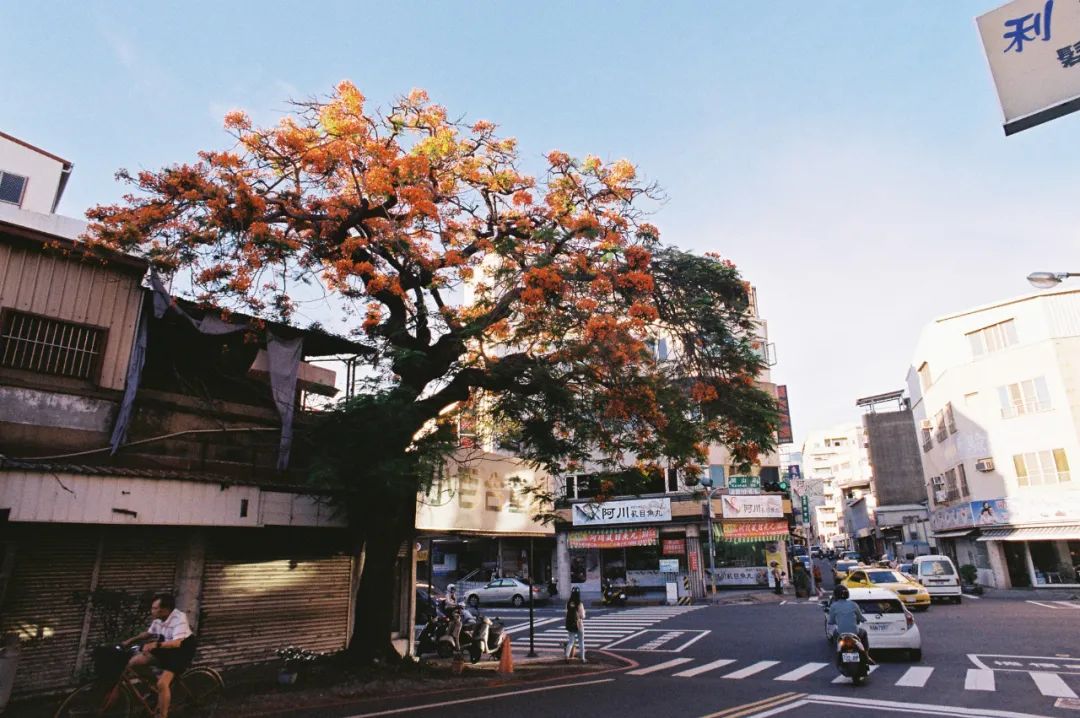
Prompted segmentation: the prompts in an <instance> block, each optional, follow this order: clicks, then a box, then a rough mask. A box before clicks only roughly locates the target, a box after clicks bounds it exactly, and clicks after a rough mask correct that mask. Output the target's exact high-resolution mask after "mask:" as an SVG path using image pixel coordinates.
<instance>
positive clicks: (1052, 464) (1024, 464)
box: [1013, 449, 1070, 486]
mask: <svg viewBox="0 0 1080 718" xmlns="http://www.w3.org/2000/svg"><path fill="white" fill-rule="evenodd" d="M1013 467H1014V468H1015V469H1016V483H1017V484H1019V485H1020V486H1045V485H1049V484H1063V483H1065V482H1066V481H1069V480H1070V476H1069V461H1068V459H1066V458H1065V449H1053V450H1050V451H1035V452H1031V453H1028V454H1017V455H1015V456H1014V457H1013Z"/></svg>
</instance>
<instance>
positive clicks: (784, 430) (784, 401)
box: [776, 385, 795, 444]
mask: <svg viewBox="0 0 1080 718" xmlns="http://www.w3.org/2000/svg"><path fill="white" fill-rule="evenodd" d="M776 409H777V412H779V414H780V423H778V424H777V425H776V443H777V444H791V443H793V442H794V441H795V437H794V436H793V435H792V433H791V407H790V406H789V405H788V397H787V385H784V386H778V387H776Z"/></svg>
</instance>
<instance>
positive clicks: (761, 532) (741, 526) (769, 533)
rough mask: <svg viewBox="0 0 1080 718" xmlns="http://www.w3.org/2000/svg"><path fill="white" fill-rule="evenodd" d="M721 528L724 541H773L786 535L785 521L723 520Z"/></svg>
mask: <svg viewBox="0 0 1080 718" xmlns="http://www.w3.org/2000/svg"><path fill="white" fill-rule="evenodd" d="M722 530H723V537H724V540H725V541H738V540H740V539H742V540H746V539H751V540H755V541H769V540H773V541H775V540H777V539H778V538H786V537H787V535H788V529H787V522H786V521H742V522H736V521H725V522H724V524H723V529H722Z"/></svg>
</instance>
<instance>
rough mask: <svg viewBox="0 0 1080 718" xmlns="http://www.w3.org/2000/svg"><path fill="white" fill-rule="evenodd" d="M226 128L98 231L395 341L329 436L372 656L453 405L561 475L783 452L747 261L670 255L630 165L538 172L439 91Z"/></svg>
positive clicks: (327, 464)
mask: <svg viewBox="0 0 1080 718" xmlns="http://www.w3.org/2000/svg"><path fill="white" fill-rule="evenodd" d="M225 124H226V128H227V130H228V131H229V132H230V134H231V135H232V137H233V139H234V144H233V145H232V147H231V148H230V149H225V150H220V151H205V152H201V153H200V154H199V158H198V160H197V161H194V162H191V163H188V164H179V165H175V166H170V167H166V168H164V169H161V170H159V171H156V172H151V171H144V172H140V173H138V174H137V175H132V174H129V173H127V172H124V171H121V172H120V173H119V174H118V177H119V178H120V179H122V180H124V181H126V182H128V183H130V184H131V185H132V186H133V190H132V192H131V193H130V194H128V195H125V197H124V198H123V201H121V202H120V203H118V204H115V205H110V206H99V207H96V208H94V209H92V210H90V211H89V212H88V213H87V214H88V217H89V219H90V221H91V225H90V231H89V234H88V237H87V239H88V241H90V242H91V243H93V244H96V245H100V246H103V247H107V248H109V249H114V250H120V251H124V252H129V253H137V254H140V255H142V256H144V257H146V258H147V259H149V260H150V261H151V262H152V264H153V265H154V266H155V267H157V268H158V269H159V270H161V271H163V272H168V273H182V274H183V276H185V277H187V278H189V281H190V286H191V288H192V289H191V291H192V293H193V294H194V295H195V297H196V298H198V299H200V300H203V301H206V302H208V303H210V304H213V305H215V306H218V307H222V308H231V309H234V310H243V311H245V312H247V313H253V314H255V315H257V316H263V317H266V318H272V319H275V320H279V321H285V322H293V323H296V322H297V320H298V317H297V307H298V304H299V302H301V301H302V300H303V297H305V296H308V295H310V294H311V292H312V291H313V290H319V291H322V292H325V293H326V294H327V295H328V296H330V297H332V298H333V299H335V300H336V302H335V306H336V307H337V308H339V309H340V310H341V311H342V312H344V313H345V316H346V317H351V318H352V330H353V333H354V336H356V337H357V338H358V339H360V340H361V341H364V342H365V343H367V344H369V345H370V346H371V347H372V348H373V349H375V350H376V352H375V355H374V356H375V358H374V359H373V360H372V365H371V367H370V369H371V383H370V388H369V390H368V391H365V392H363V393H362V394H361V395H360V396H358V397H356V398H354V399H353V400H351V401H348V402H344V403H343V404H342V405H341V406H340V407H338V408H337V409H336V410H334V411H333V412H330V414H329V415H328V416H329V420H326V421H324V422H323V425H322V427H321V429H320V431H318V432H316V440H317V441H318V442H319V444H318V447H317V448H318V452H317V453H318V461H317V466H318V468H317V470H316V474H317V475H318V476H319V477H321V478H322V479H327V478H329V479H330V480H332V481H333V482H334V483H335V484H336V485H338V486H344V487H347V489H348V492H347V496H348V497H349V498H348V499H347V504H348V508H349V517H350V525H351V526H352V528H353V530H354V531H355V535H356V537H357V540H358V541H361V542H362V545H363V548H364V557H365V558H364V568H363V572H362V576H361V580H360V584H359V589H358V594H357V597H356V601H355V605H356V619H357V620H356V621H355V626H356V628H355V632H354V635H353V636H352V639H351V641H350V650H351V651H352V652H353V654H354V655H355V656H356V657H357V658H358V659H362V660H371V659H378V658H385V657H388V656H391V655H392V654H391V651H392V649H391V647H390V642H389V634H390V628H391V622H392V601H393V595H394V582H393V575H394V573H393V570H394V562H395V558H396V554H397V550H398V548H399V546H400V545H401V544H402V542H403V541H406V540H410V539H411V538H412V537H413V531H414V529H413V523H414V522H413V519H414V514H415V500H416V495H417V491H418V489H422V488H423V487H424V485H425V481H426V480H428V479H429V478H430V474H431V471H432V467H433V466H435V465H437V464H438V463H439V462H440V461H441V459H442V457H443V456H445V454H446V453H447V452H448V451H449V450H450V448H451V447H452V440H451V437H450V436H449V435H448V433H447V431H446V427H445V425H442V424H440V417H443V418H445V417H446V416H447V412H448V411H450V410H452V409H453V408H454V407H457V406H460V405H462V404H464V403H468V402H470V401H473V402H475V400H476V399H477V397H478V396H481V395H482V396H483V397H484V400H483V406H484V407H485V410H486V411H487V412H488V414H489V415H490V416H491V418H492V421H494V422H496V423H497V424H498V425H499V426H501V427H504V428H505V429H506V430H507V431H508V432H509V433H510V434H511V435H513V437H514V438H515V439H516V441H517V442H518V445H519V446H520V451H521V453H522V455H523V456H525V457H526V458H528V459H530V460H533V461H535V462H536V463H537V464H539V465H543V466H545V467H546V468H548V469H549V470H550V471H552V472H555V473H559V472H564V471H567V470H573V469H574V468H575V467H579V466H582V465H584V463H585V462H586V461H587V460H589V459H590V457H592V458H596V457H602V458H603V460H604V461H607V462H609V463H611V464H613V465H620V464H627V463H628V464H630V465H632V466H636V467H637V468H639V469H640V470H641V472H642V473H647V472H648V471H649V470H650V469H652V468H654V467H655V466H656V465H657V464H658V463H659V462H661V461H665V462H670V463H672V464H673V465H675V466H678V467H684V468H688V469H690V470H691V471H692V470H693V469H694V467H695V466H700V464H701V463H702V462H704V461H705V459H706V454H705V451H706V447H707V445H708V444H709V443H710V442H720V443H723V444H724V445H726V446H727V447H728V448H729V449H730V450H731V451H732V453H733V455H734V456H735V457H736V461H737V462H740V463H744V464H746V463H750V462H752V461H753V460H754V458H755V457H756V456H757V454H758V452H760V451H763V450H768V449H770V448H771V446H772V442H773V430H774V426H775V419H776V417H775V406H774V403H773V401H772V399H771V397H770V396H769V395H768V394H767V393H765V392H763V391H762V390H760V389H759V388H757V387H756V385H755V381H754V378H755V376H756V375H757V374H758V372H759V371H760V370H761V368H762V367H761V364H760V360H759V358H758V357H757V356H756V355H755V354H754V352H753V351H752V350H751V345H750V339H751V338H752V336H753V334H754V331H755V326H754V323H753V320H752V317H751V316H750V313H749V311H748V306H749V298H748V291H747V286H746V285H745V283H744V282H743V281H742V280H741V279H740V277H739V274H738V272H737V270H736V268H735V267H734V266H733V265H732V264H731V263H730V262H726V261H721V260H720V259H719V258H718V257H712V256H706V257H700V256H696V255H693V254H689V253H685V252H681V251H679V250H677V249H675V248H672V247H668V246H664V245H662V244H661V242H660V239H659V233H658V231H657V229H656V228H655V227H654V226H652V225H650V224H648V223H647V222H646V221H645V218H646V211H645V208H644V207H643V204H645V203H647V202H649V200H650V199H655V197H656V192H655V187H653V186H650V185H646V184H645V183H643V182H642V181H641V180H640V179H639V178H638V176H637V171H636V169H635V167H634V166H633V165H632V164H631V163H630V162H628V161H626V160H619V161H615V162H605V161H602V160H600V159H599V158H597V157H594V156H587V157H585V158H583V159H575V158H572V157H570V156H569V155H567V154H565V153H563V152H558V151H554V152H550V153H549V154H548V155H547V156H546V162H545V164H546V168H545V171H544V173H543V176H542V177H541V178H540V179H536V178H534V177H532V176H529V175H527V174H525V173H523V171H522V170H521V169H520V165H521V162H520V158H519V153H518V149H517V145H516V142H515V140H514V139H512V138H507V137H501V136H499V135H498V134H497V133H496V128H495V126H494V125H493V124H491V123H489V122H483V121H481V122H476V123H472V124H467V123H464V122H461V121H455V120H451V119H449V118H448V115H447V112H446V110H445V109H444V108H442V107H440V106H439V105H436V104H433V103H432V102H430V101H429V99H428V97H427V95H426V94H425V93H424V92H422V91H418V90H415V91H413V92H412V93H410V94H409V95H408V96H406V97H401V98H398V99H397V100H396V101H395V102H394V103H393V104H392V105H391V106H389V107H388V108H385V109H382V110H377V109H369V108H368V107H367V106H366V102H365V98H364V96H363V95H362V94H361V93H360V92H359V90H358V89H357V88H356V87H355V86H354V85H352V84H351V83H348V82H343V83H341V84H339V85H338V86H337V88H336V89H335V91H334V92H333V93H332V94H331V95H330V96H328V97H326V98H323V99H314V100H310V101H306V102H298V103H293V111H292V112H291V113H290V114H289V115H288V116H286V117H285V118H284V119H282V120H281V121H280V122H279V123H278V124H277V125H276V126H273V127H269V128H258V127H255V126H254V125H253V123H252V122H251V120H250V119H249V118H248V116H246V115H245V114H244V113H242V112H232V113H229V114H228V115H227V116H226V119H225ZM658 336H663V337H665V338H666V339H667V340H668V341H669V342H670V345H671V348H672V352H671V354H670V356H669V357H668V360H666V361H657V359H656V353H655V351H653V348H652V345H651V344H650V341H651V340H652V339H653V338H655V337H658ZM606 488H607V489H608V490H609V491H632V490H633V487H632V486H628V487H615V486H612V485H608V486H607V487H606Z"/></svg>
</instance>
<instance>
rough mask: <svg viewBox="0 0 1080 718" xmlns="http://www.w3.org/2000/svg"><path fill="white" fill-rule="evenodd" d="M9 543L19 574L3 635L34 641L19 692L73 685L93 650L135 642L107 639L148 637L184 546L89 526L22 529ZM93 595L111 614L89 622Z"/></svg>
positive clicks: (170, 539) (150, 534)
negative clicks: (153, 600)
mask: <svg viewBox="0 0 1080 718" xmlns="http://www.w3.org/2000/svg"><path fill="white" fill-rule="evenodd" d="M7 537H8V539H9V540H11V541H12V543H13V545H14V571H13V574H12V578H11V582H10V584H9V586H8V587H7V590H6V592H5V600H4V607H3V613H2V617H0V631H3V633H8V632H13V633H16V634H18V635H20V636H21V637H23V639H24V640H27V639H32V640H28V641H27V642H25V643H23V651H22V656H21V658H20V660H19V665H18V671H17V673H16V676H15V692H16V693H31V692H39V691H47V690H53V689H58V688H64V687H66V686H69V685H71V684H72V683H74V682H76V681H78V680H79V679H81V678H84V677H86V676H85V675H83V669H84V668H88V667H89V662H88V661H87V657H88V656H89V652H90V650H91V649H92V648H93V647H94V646H95V645H100V644H102V643H105V642H106V641H113V640H118V639H121V638H127V637H128V636H130V635H131V634H130V633H127V635H107V634H108V633H117V632H121V633H126V632H127V631H128V630H130V629H131V628H132V627H135V631H136V632H137V631H141V630H144V629H145V628H146V626H148V625H149V623H150V615H149V597H150V596H151V595H152V594H153V593H154V592H157V591H163V590H171V589H172V585H173V581H174V578H175V574H176V561H177V555H178V552H179V546H180V541H181V534H179V533H178V532H170V531H169V530H168V529H164V530H162V529H146V528H120V527H89V526H43V525H36V526H17V527H12V528H10V529H9V530H8V531H7ZM99 557H100V561H99ZM95 589H98V591H99V594H98V595H99V598H101V599H102V600H103V602H104V603H107V604H108V605H109V607H107V608H106V607H103V608H100V609H98V608H95V610H94V611H92V612H91V615H89V616H87V610H86V608H87V599H88V595H89V594H90V592H92V591H94V590H95ZM101 592H108V593H109V594H110V595H109V596H108V597H102V596H101ZM110 628H111V629H112V630H111V631H110ZM80 645H82V646H84V648H85V650H84V651H83V654H82V660H79V647H80Z"/></svg>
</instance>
